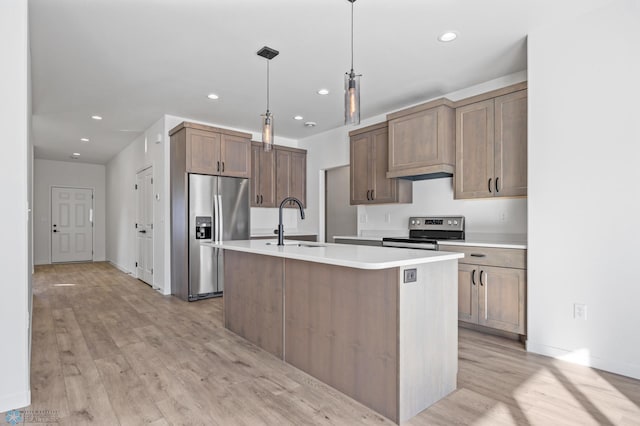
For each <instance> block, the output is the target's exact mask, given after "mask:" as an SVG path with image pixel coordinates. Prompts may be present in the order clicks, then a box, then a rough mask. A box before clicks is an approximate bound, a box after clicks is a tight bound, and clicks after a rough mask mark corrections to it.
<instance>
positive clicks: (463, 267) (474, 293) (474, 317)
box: [458, 263, 479, 324]
mask: <svg viewBox="0 0 640 426" xmlns="http://www.w3.org/2000/svg"><path fill="white" fill-rule="evenodd" d="M478 279H479V277H478V271H477V267H476V266H475V265H467V264H463V263H460V264H458V319H459V320H460V321H464V322H471V323H474V324H477V323H478V284H479V282H478Z"/></svg>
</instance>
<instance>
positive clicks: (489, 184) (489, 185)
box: [487, 178, 492, 194]
mask: <svg viewBox="0 0 640 426" xmlns="http://www.w3.org/2000/svg"><path fill="white" fill-rule="evenodd" d="M491 180H492V178H489V183H488V184H487V186H488V187H489V194H491Z"/></svg>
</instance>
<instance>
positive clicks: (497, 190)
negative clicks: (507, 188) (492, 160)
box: [496, 177, 500, 193]
mask: <svg viewBox="0 0 640 426" xmlns="http://www.w3.org/2000/svg"><path fill="white" fill-rule="evenodd" d="M498 179H500V178H499V177H497V178H496V193H498V192H500V190H499V189H498Z"/></svg>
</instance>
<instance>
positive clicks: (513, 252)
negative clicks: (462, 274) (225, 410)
mask: <svg viewBox="0 0 640 426" xmlns="http://www.w3.org/2000/svg"><path fill="white" fill-rule="evenodd" d="M438 247H439V248H438V249H439V250H440V251H452V252H456V253H464V258H463V259H460V260H458V262H459V263H466V264H473V265H489V266H500V267H503V268H517V269H526V268H527V251H526V250H523V249H503V248H493V247H477V246H451V245H446V244H439V246H438Z"/></svg>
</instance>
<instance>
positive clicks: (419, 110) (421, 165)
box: [387, 98, 455, 177]
mask: <svg viewBox="0 0 640 426" xmlns="http://www.w3.org/2000/svg"><path fill="white" fill-rule="evenodd" d="M387 119H388V120H389V161H388V172H387V177H401V176H416V175H423V174H433V173H439V174H443V175H449V176H450V175H451V174H452V173H453V168H454V164H455V139H454V135H455V113H454V110H453V108H452V103H451V101H449V100H448V99H444V98H443V99H438V100H436V101H432V102H428V103H426V104H423V105H418V106H417V107H413V108H409V109H407V110H404V111H399V112H396V113H394V114H389V115H388V116H387Z"/></svg>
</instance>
